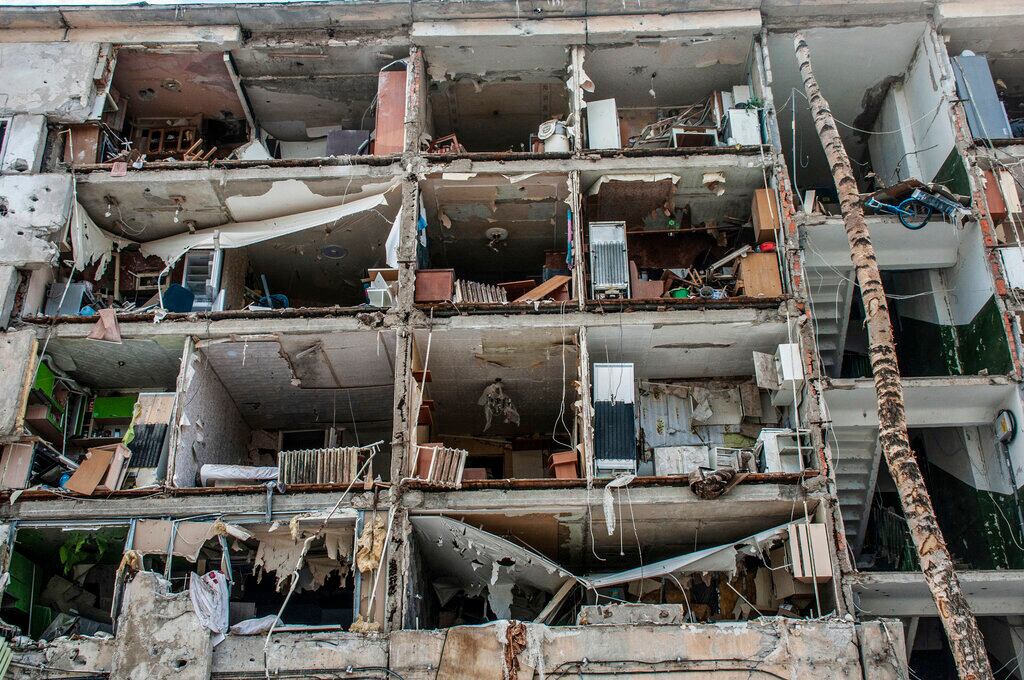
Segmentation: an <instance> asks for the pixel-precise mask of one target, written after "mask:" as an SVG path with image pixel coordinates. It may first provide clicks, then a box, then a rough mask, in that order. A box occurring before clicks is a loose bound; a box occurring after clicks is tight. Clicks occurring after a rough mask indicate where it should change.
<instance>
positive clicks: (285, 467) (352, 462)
mask: <svg viewBox="0 0 1024 680" xmlns="http://www.w3.org/2000/svg"><path fill="white" fill-rule="evenodd" d="M359 452H360V449H357V448H355V447H345V448H341V447H336V448H330V449H302V450H299V451H281V452H280V453H279V454H277V481H279V482H281V483H283V484H345V483H348V482H351V481H352V480H353V479H355V477H356V474H357V472H358V471H359Z"/></svg>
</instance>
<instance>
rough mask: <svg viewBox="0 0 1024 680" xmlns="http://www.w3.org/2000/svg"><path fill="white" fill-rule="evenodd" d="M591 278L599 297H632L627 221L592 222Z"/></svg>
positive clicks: (594, 290)
mask: <svg viewBox="0 0 1024 680" xmlns="http://www.w3.org/2000/svg"><path fill="white" fill-rule="evenodd" d="M590 281H591V287H592V290H593V295H594V297H595V298H604V297H629V259H628V257H627V256H626V223H625V222H591V224H590Z"/></svg>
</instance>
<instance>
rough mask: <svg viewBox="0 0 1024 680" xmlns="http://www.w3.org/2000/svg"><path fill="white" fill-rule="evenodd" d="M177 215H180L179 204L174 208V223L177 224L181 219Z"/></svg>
mask: <svg viewBox="0 0 1024 680" xmlns="http://www.w3.org/2000/svg"><path fill="white" fill-rule="evenodd" d="M179 215H181V206H180V205H179V206H178V207H177V208H175V209H174V223H175V224H177V223H178V222H180V221H181V220H180V219H179V218H178V216H179Z"/></svg>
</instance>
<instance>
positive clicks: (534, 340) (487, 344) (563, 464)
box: [409, 328, 580, 483]
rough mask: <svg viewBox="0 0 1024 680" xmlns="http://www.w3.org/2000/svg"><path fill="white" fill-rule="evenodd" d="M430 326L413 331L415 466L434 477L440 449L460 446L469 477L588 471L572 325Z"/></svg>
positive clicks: (422, 474)
mask: <svg viewBox="0 0 1024 680" xmlns="http://www.w3.org/2000/svg"><path fill="white" fill-rule="evenodd" d="M428 335H430V334H428V333H426V332H417V333H416V335H415V348H414V359H413V376H414V378H415V379H416V382H417V385H416V390H415V396H416V401H415V402H414V405H416V406H417V408H416V410H415V411H414V413H415V414H416V415H417V418H418V419H417V422H416V425H415V433H414V434H415V437H414V449H413V452H412V457H411V461H410V467H409V475H410V476H416V477H420V478H422V479H432V480H436V478H435V477H433V476H432V475H431V470H432V469H433V468H432V462H434V461H435V457H436V456H437V455H438V454H436V453H435V450H440V451H441V452H442V453H443V452H445V451H446V450H452V451H459V452H461V454H460V455H462V456H464V465H463V469H462V475H461V481H467V480H486V479H541V478H552V477H554V478H578V477H579V476H580V474H579V467H578V464H577V459H578V452H577V449H576V446H577V444H578V441H579V439H578V438H579V430H578V425H577V417H576V406H575V404H576V402H577V400H578V393H577V391H576V387H575V385H574V381H575V380H577V378H578V375H579V369H578V363H577V362H578V356H579V350H578V347H577V344H576V333H575V330H574V329H573V330H569V329H548V330H544V329H539V328H533V329H530V330H529V331H525V330H522V329H512V328H509V329H502V330H491V331H444V332H437V333H434V334H433V336H432V337H428ZM428 343H429V345H430V350H429V354H428V352H427V345H428ZM438 481H439V480H438ZM444 481H449V482H455V483H457V482H458V481H460V480H459V479H458V478H450V479H447V480H444Z"/></svg>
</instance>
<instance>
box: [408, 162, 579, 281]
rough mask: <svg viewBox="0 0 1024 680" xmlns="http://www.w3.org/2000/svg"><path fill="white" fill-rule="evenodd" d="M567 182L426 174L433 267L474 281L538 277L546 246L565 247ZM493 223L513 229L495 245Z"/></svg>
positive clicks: (554, 178) (561, 177)
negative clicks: (489, 236) (491, 242)
mask: <svg viewBox="0 0 1024 680" xmlns="http://www.w3.org/2000/svg"><path fill="white" fill-rule="evenodd" d="M567 182H568V178H567V177H566V176H565V175H544V174H535V175H532V176H522V177H515V176H511V175H510V176H505V175H488V176H482V175H477V176H475V177H471V178H469V179H467V180H453V179H448V180H446V179H444V178H443V177H437V176H433V177H429V178H427V179H426V180H424V181H423V182H422V183H421V187H422V197H423V198H422V200H423V206H424V209H425V210H426V213H427V225H428V227H427V236H428V239H429V243H430V256H431V266H432V267H445V268H452V269H455V272H456V276H457V277H458V278H460V279H466V280H470V281H484V282H500V281H514V280H521V279H524V278H531V277H532V278H538V279H539V277H540V275H541V273H542V271H541V270H542V269H543V267H544V251H546V250H559V251H564V250H565V247H566V220H567V217H566V215H567V213H566V210H567V209H568V205H567V204H566V203H565V200H566V199H567V198H568V184H567ZM446 224H450V226H445V225H446ZM492 227H500V228H503V229H506V230H507V231H508V234H509V235H508V238H507V239H505V240H504V241H502V242H501V243H499V244H497V245H496V248H491V247H489V245H488V239H487V236H486V235H485V234H486V231H487V230H488V229H490V228H492ZM563 259H564V258H563Z"/></svg>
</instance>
